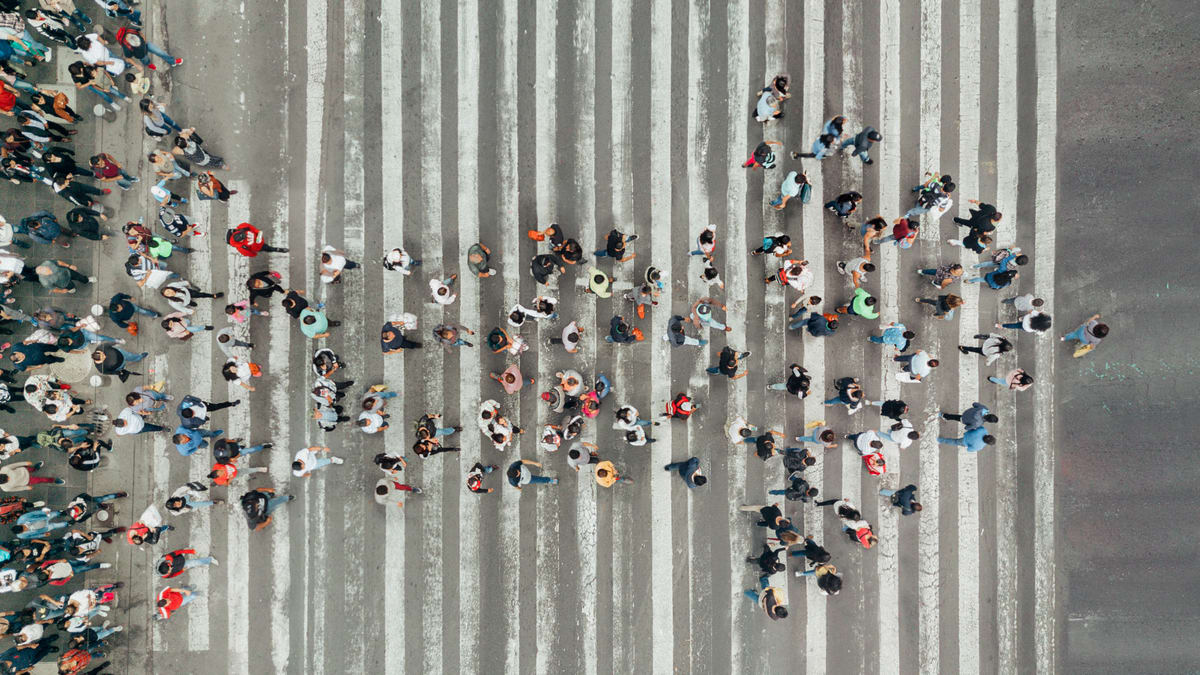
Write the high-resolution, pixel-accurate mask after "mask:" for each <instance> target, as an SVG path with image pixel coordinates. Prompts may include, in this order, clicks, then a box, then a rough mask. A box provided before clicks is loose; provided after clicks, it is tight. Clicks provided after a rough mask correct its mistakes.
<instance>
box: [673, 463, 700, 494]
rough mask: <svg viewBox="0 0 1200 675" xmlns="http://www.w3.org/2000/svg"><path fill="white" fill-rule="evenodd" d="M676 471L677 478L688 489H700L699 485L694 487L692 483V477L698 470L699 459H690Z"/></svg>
mask: <svg viewBox="0 0 1200 675" xmlns="http://www.w3.org/2000/svg"><path fill="white" fill-rule="evenodd" d="M678 470H679V477H680V478H682V479H683V482H685V483H687V486H688V487H689V488H698V487H700V486H699V485H696V484H695V483H694V482H692V476H694V475H696V472H697V471H699V470H700V458H699V457H692V458H691V459H689V460H688V461H687V462H685V463H684V465H683V466H681V467H679V469H678Z"/></svg>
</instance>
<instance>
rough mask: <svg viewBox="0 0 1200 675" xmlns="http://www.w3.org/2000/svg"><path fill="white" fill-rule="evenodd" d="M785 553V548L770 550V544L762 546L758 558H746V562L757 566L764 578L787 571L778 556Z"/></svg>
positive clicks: (785, 565) (785, 564)
mask: <svg viewBox="0 0 1200 675" xmlns="http://www.w3.org/2000/svg"><path fill="white" fill-rule="evenodd" d="M785 551H787V547H781V548H777V549H772V548H771V545H770V544H763V548H762V553H759V554H758V557H754V556H746V562H748V563H750V564H752V565H758V569H759V570H760V571H761V572H762V574H763V575H764V576H770V575H772V574H778V573H779V572H783V571H786V570H787V563H784V562H781V561H780V560H779V554H780V553H783V552H785Z"/></svg>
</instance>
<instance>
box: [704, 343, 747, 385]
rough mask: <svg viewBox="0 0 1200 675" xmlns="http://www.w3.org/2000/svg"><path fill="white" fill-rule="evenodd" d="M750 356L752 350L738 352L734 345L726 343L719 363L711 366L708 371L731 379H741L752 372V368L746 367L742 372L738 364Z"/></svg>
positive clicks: (710, 373)
mask: <svg viewBox="0 0 1200 675" xmlns="http://www.w3.org/2000/svg"><path fill="white" fill-rule="evenodd" d="M749 356H750V352H741V353H738V352H737V351H736V350H734V349H733V348H732V347H730V346H728V345H726V346H724V347H722V348H721V355H720V357H718V361H717V365H715V366H711V367H709V368H708V369H707V370H706V372H708V374H709V375H724V376H725V377H728V378H729V379H730V380H740V379H742V378H743V377H745V376H747V375H749V374H750V369H749V368H745V369H743V370H742V372H740V373H739V372H738V365H739V364H741V362H742V359H745V358H747V357H749Z"/></svg>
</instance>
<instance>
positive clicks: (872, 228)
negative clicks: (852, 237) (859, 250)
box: [858, 214, 887, 260]
mask: <svg viewBox="0 0 1200 675" xmlns="http://www.w3.org/2000/svg"><path fill="white" fill-rule="evenodd" d="M886 230H887V221H886V220H884V219H883V216H881V215H878V214H876V216H875V217H874V218H872V219H870V220H868V221H866V222H865V223H863V224H862V227H860V228H859V230H858V233H859V235H860V236H862V245H863V257H864V258H866V259H867V260H870V259H871V242H873V241H879V242H883V241H884V239H883V237H884V235H883V233H884V232H885V231H886Z"/></svg>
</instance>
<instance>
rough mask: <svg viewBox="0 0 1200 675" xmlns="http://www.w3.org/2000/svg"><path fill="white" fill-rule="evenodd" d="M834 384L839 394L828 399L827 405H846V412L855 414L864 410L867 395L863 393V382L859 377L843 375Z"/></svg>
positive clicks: (825, 403)
mask: <svg viewBox="0 0 1200 675" xmlns="http://www.w3.org/2000/svg"><path fill="white" fill-rule="evenodd" d="M833 386H834V388H835V390H836V391H837V396H834V397H833V398H829V399H826V400H825V401H824V405H825V407H829V406H834V405H839V404H840V405H844V406H846V413H847V414H849V415H853V414H854V413H856V412H858V411H859V410H862V408H863V405H864V404H865V403H866V396H865V395H864V393H863V388H862V384H861V383H860V382H859V381H858V378H857V377H842V378H838V379H837V380H836V381H834V383H833Z"/></svg>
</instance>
